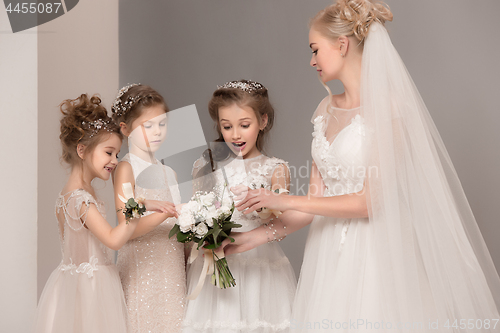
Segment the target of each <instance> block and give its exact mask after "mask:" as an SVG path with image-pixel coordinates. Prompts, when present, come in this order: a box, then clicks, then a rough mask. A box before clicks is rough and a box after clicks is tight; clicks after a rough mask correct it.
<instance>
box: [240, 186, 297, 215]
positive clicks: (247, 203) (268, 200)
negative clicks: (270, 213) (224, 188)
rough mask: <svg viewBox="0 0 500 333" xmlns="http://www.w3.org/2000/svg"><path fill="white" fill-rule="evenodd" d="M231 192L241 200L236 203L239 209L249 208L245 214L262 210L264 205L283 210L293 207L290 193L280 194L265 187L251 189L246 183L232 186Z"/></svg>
mask: <svg viewBox="0 0 500 333" xmlns="http://www.w3.org/2000/svg"><path fill="white" fill-rule="evenodd" d="M231 192H233V193H234V194H235V195H236V198H235V200H236V201H237V200H241V201H240V202H238V203H237V204H236V205H235V207H237V208H238V210H239V211H242V210H244V209H247V208H248V209H247V210H246V211H245V212H244V214H250V213H251V212H253V211H255V210H256V211H260V209H262V208H263V207H265V208H269V209H273V210H278V211H282V212H283V211H285V210H288V209H291V207H290V199H291V197H290V196H289V195H280V194H278V193H275V192H272V191H269V190H266V189H263V188H259V189H255V190H251V189H250V188H248V187H247V186H244V185H238V186H234V187H231Z"/></svg>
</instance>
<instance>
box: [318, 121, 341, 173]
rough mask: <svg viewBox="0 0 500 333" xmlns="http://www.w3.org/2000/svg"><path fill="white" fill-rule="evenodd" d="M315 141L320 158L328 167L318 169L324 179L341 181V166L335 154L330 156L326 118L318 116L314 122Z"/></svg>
mask: <svg viewBox="0 0 500 333" xmlns="http://www.w3.org/2000/svg"><path fill="white" fill-rule="evenodd" d="M313 123H314V131H313V138H314V139H313V140H314V145H315V146H316V149H317V150H318V151H319V157H320V158H321V160H322V161H323V163H325V165H326V166H327V167H326V168H321V167H318V169H319V171H320V173H321V175H322V176H323V178H326V177H329V178H333V179H337V180H340V176H339V170H340V165H339V164H338V163H337V160H336V158H335V156H334V155H333V154H330V146H331V145H330V143H329V142H328V140H327V139H326V136H325V126H326V119H325V117H324V116H317V117H316V118H315V119H314V121H313Z"/></svg>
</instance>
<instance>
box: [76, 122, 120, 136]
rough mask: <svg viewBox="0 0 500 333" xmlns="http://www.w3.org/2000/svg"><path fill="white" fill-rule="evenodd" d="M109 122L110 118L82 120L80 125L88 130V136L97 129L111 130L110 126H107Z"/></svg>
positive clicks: (97, 130)
mask: <svg viewBox="0 0 500 333" xmlns="http://www.w3.org/2000/svg"><path fill="white" fill-rule="evenodd" d="M110 123H111V119H101V118H99V119H97V120H94V121H82V127H83V129H84V130H85V131H88V132H90V135H89V138H91V137H93V136H94V135H96V134H97V133H99V131H101V130H106V131H108V132H110V133H111V132H113V130H112V129H111V128H109V124H110Z"/></svg>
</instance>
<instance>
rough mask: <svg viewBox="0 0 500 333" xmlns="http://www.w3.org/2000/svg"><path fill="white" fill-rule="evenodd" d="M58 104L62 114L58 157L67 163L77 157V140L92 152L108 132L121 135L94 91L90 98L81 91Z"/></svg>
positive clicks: (71, 162)
mask: <svg viewBox="0 0 500 333" xmlns="http://www.w3.org/2000/svg"><path fill="white" fill-rule="evenodd" d="M59 108H60V110H61V113H62V114H63V117H62V118H61V134H60V135H59V139H60V140H61V144H62V156H61V158H62V160H63V161H64V162H66V163H68V164H70V165H73V164H74V163H75V162H76V161H78V160H79V157H78V154H77V153H76V147H77V146H78V144H82V145H84V146H85V147H86V151H87V152H91V151H92V150H93V149H94V148H95V146H97V144H99V143H100V142H101V141H102V140H103V138H105V137H107V135H109V134H110V133H114V134H116V135H118V137H119V138H120V140H122V138H123V136H122V134H121V133H120V128H119V127H118V126H117V125H116V124H115V123H114V122H113V121H112V119H111V118H110V117H109V116H108V113H107V111H106V108H105V107H104V106H102V105H101V99H100V98H99V96H97V95H94V96H92V97H90V98H89V97H88V96H87V95H86V94H82V95H80V97H78V98H75V99H67V100H64V101H63V102H62V103H61V104H60V105H59Z"/></svg>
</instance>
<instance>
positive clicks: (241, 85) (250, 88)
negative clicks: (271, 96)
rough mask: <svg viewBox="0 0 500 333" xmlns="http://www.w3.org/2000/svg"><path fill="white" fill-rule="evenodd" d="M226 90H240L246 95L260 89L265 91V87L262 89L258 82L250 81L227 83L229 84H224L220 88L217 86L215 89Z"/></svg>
mask: <svg viewBox="0 0 500 333" xmlns="http://www.w3.org/2000/svg"><path fill="white" fill-rule="evenodd" d="M227 88H234V89H240V90H243V91H245V92H247V93H252V92H254V91H257V90H260V89H265V88H266V87H264V86H263V85H262V84H260V83H259V82H255V81H251V80H244V81H229V82H226V83H224V84H223V85H222V86H217V89H227Z"/></svg>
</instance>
